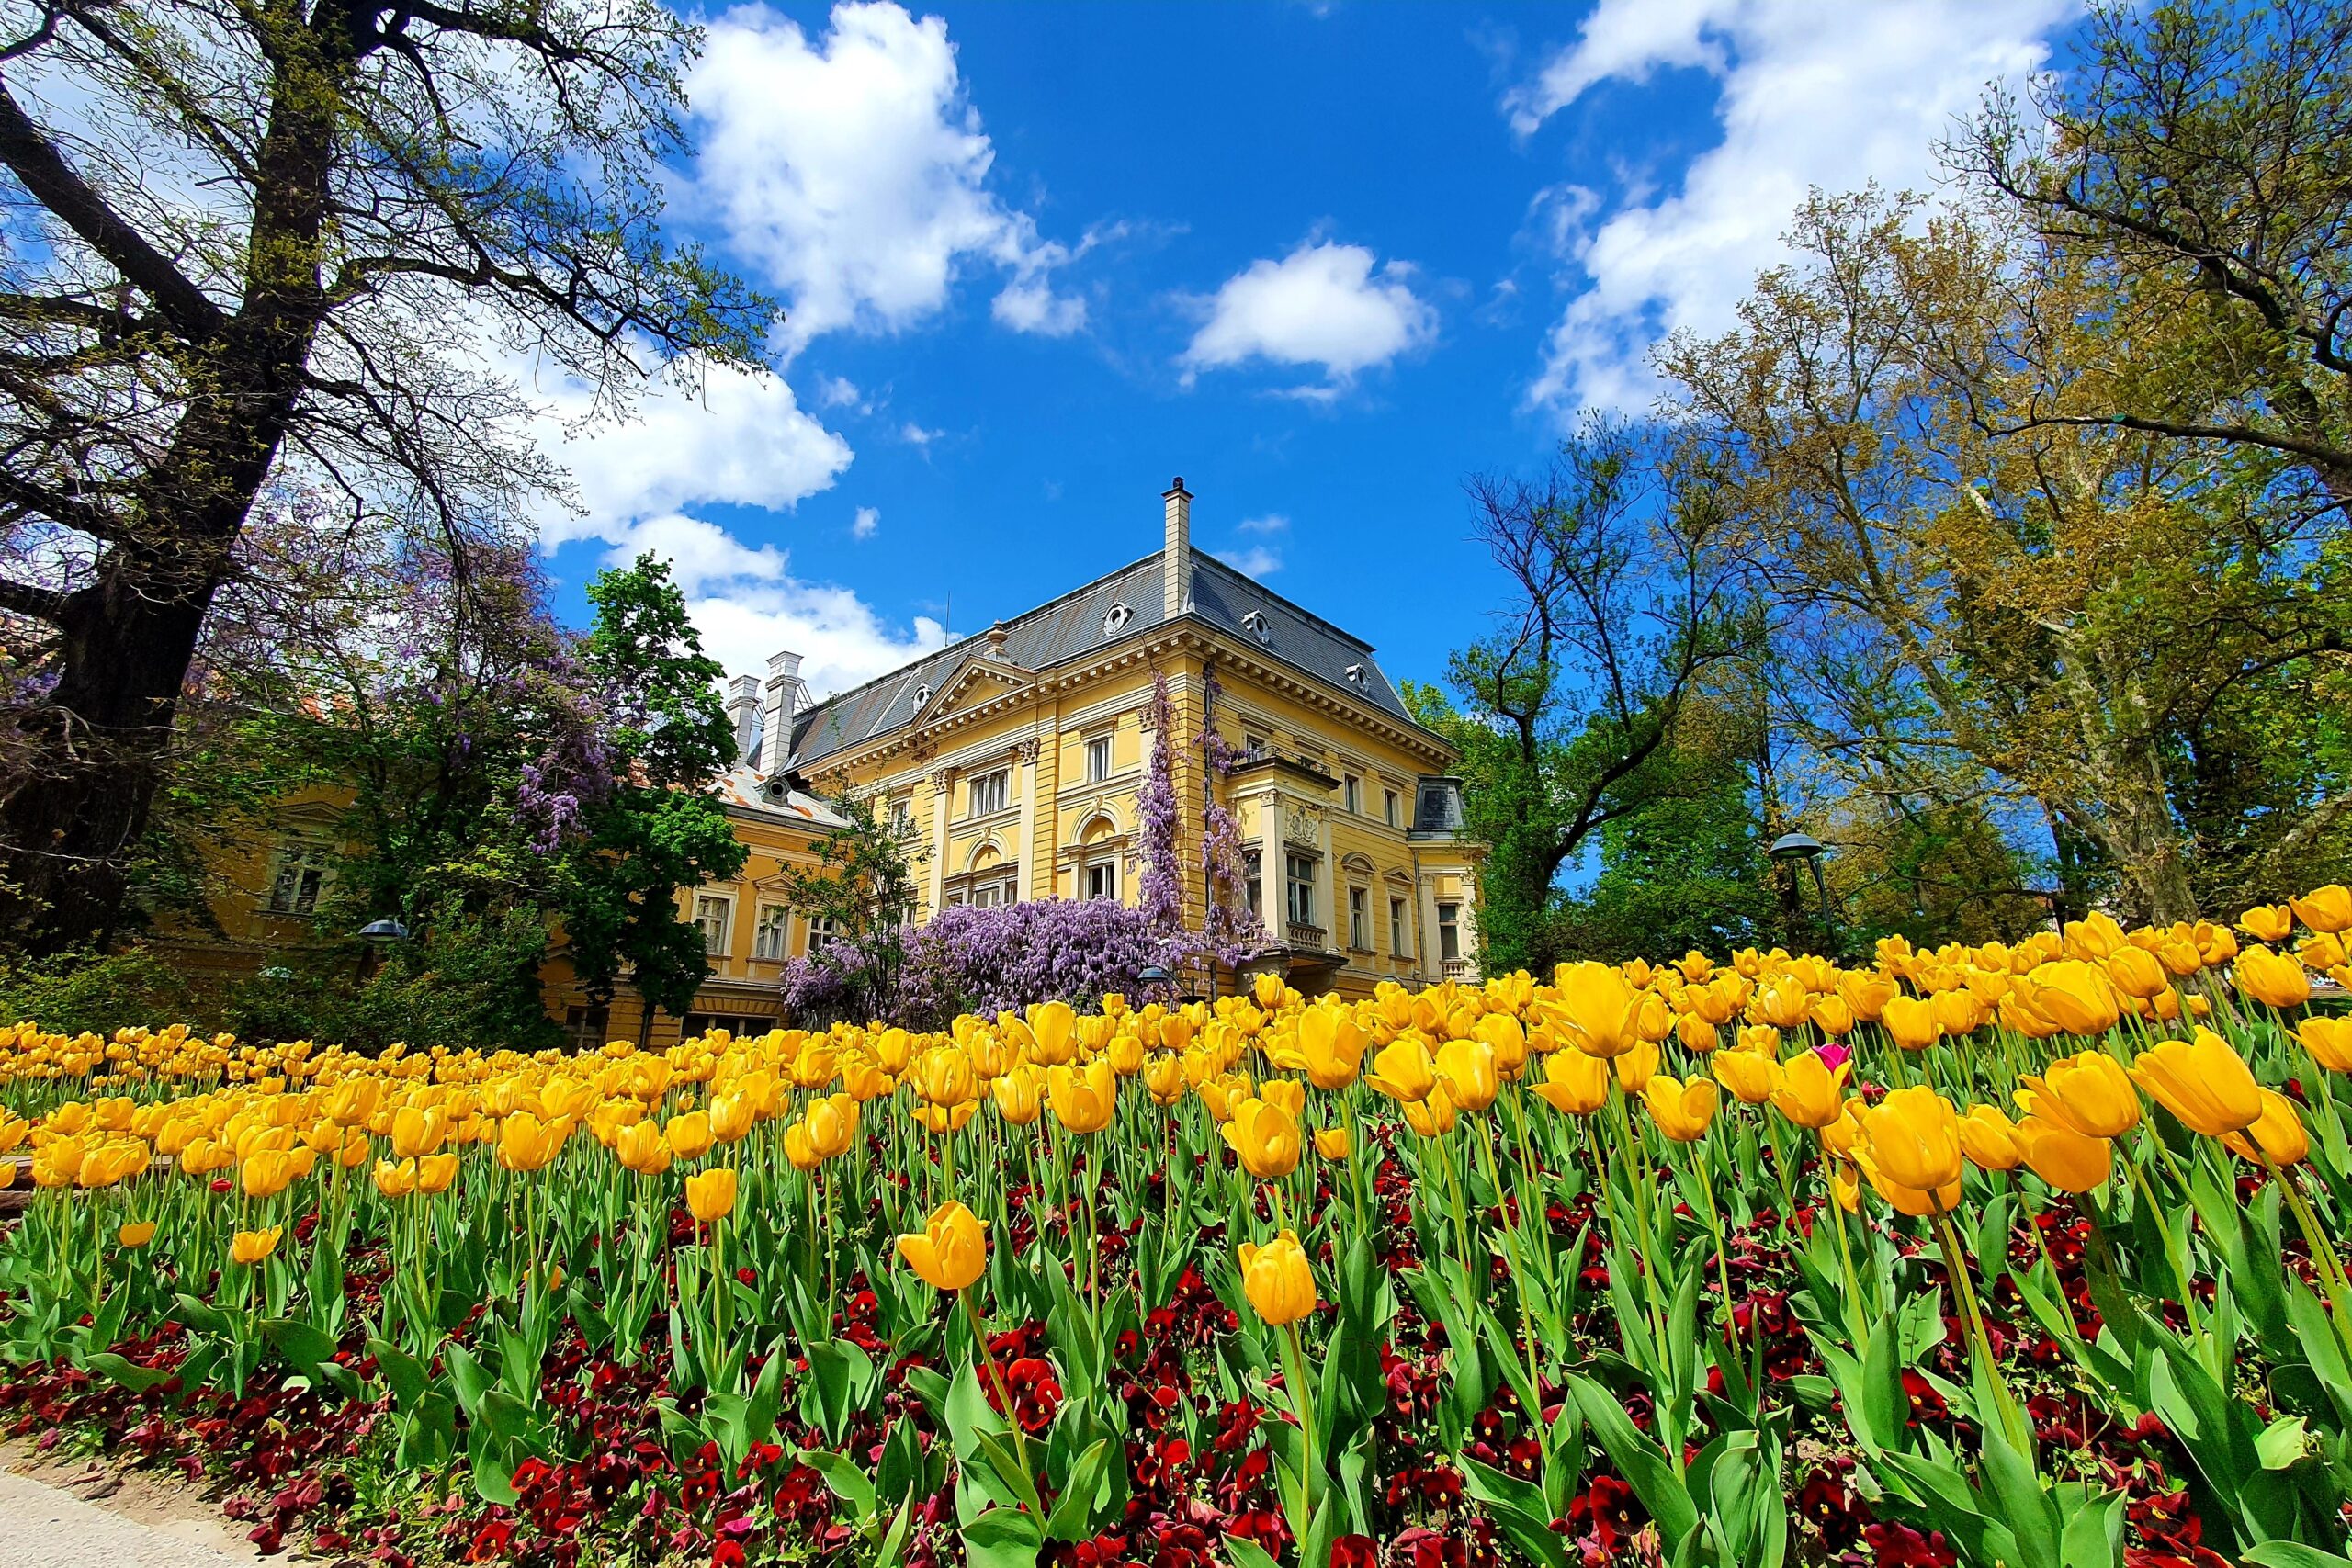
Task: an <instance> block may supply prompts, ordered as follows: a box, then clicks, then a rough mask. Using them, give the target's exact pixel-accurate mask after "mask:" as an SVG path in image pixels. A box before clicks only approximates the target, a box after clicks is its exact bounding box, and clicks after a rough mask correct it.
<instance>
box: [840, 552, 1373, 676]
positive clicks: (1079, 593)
mask: <svg viewBox="0 0 2352 1568" xmlns="http://www.w3.org/2000/svg"><path fill="white" fill-rule="evenodd" d="M1167 553H1168V552H1167V550H1166V549H1165V548H1162V549H1157V550H1154V551H1152V552H1151V554H1149V555H1148V556H1143V557H1139V558H1136V559H1135V560H1131V561H1129V562H1128V563H1127V564H1126V565H1125V566H1122V567H1114V568H1113V569H1112V570H1109V571H1106V572H1104V573H1103V575H1102V576H1100V577H1097V578H1094V579H1092V580H1091V581H1087V582H1083V583H1080V585H1079V586H1078V587H1076V588H1073V589H1071V590H1070V591H1069V592H1067V593H1062V594H1057V595H1056V596H1055V597H1054V598H1051V599H1048V600H1046V602H1045V603H1044V604H1035V605H1032V606H1031V607H1030V608H1028V609H1026V610H1023V611H1022V612H1021V613H1020V614H1019V615H1014V616H1013V617H1012V618H1011V619H1010V620H1005V621H998V622H993V623H991V624H992V625H996V626H1003V627H1004V628H1005V629H1006V630H1007V631H1010V630H1012V628H1013V627H1014V626H1020V625H1022V624H1023V622H1026V621H1033V620H1035V619H1037V618H1038V617H1039V616H1041V615H1045V614H1046V612H1047V611H1049V610H1057V609H1059V608H1061V607H1062V606H1063V605H1064V604H1069V602H1070V601H1071V600H1073V599H1078V598H1081V597H1083V596H1084V595H1086V594H1089V593H1091V592H1094V591H1095V590H1096V589H1098V588H1100V587H1102V586H1103V584H1104V583H1106V582H1109V581H1112V580H1113V579H1114V578H1116V577H1122V576H1125V574H1126V573H1128V572H1131V571H1133V570H1136V568H1137V567H1139V566H1141V565H1143V564H1144V563H1145V562H1146V561H1156V560H1158V559H1159V558H1160V557H1162V556H1164V555H1166V554H1167ZM1199 553H1200V552H1199V551H1197V550H1195V551H1194V552H1193V554H1195V555H1198V554H1199ZM1227 570H1231V569H1230V568H1227ZM1244 581H1248V580H1247V579H1244ZM1300 614H1302V615H1305V614H1306V612H1305V611H1301V612H1300ZM979 635H980V634H978V633H977V632H967V633H966V634H965V635H964V636H962V637H956V639H954V640H953V641H951V642H944V643H942V644H940V645H939V646H938V647H937V648H934V649H932V650H931V651H930V652H929V653H926V654H923V655H922V656H921V657H920V658H916V659H910V660H908V661H907V662H906V663H904V664H900V665H898V666H896V667H895V668H893V669H889V670H885V671H883V672H882V673H881V674H879V675H876V676H872V677H870V678H868V679H866V680H864V681H861V682H858V683H857V684H856V685H854V686H849V687H845V688H843V689H842V690H841V691H838V692H833V693H831V694H828V695H827V696H826V697H825V698H824V699H823V700H822V701H821V702H818V703H813V704H811V705H809V707H808V708H807V709H806V710H805V711H806V712H808V713H811V714H813V713H816V712H818V711H819V710H820V709H822V708H828V707H831V706H832V705H834V704H835V703H838V702H842V701H845V700H847V699H848V698H850V697H854V696H855V695H857V694H859V693H860V692H865V691H869V690H871V689H872V688H874V687H876V686H879V685H882V684H884V683H885V682H889V681H893V680H897V679H898V678H899V677H900V676H903V675H909V674H911V673H913V672H914V671H916V670H919V669H921V668H922V666H923V665H925V664H928V663H930V662H931V661H932V660H934V659H938V658H940V657H941V656H943V655H944V654H948V653H952V652H954V651H956V649H960V648H962V647H963V646H964V645H965V644H966V643H967V642H970V641H972V640H973V639H974V638H975V637H978V636H979ZM1342 635H1345V634H1342Z"/></svg>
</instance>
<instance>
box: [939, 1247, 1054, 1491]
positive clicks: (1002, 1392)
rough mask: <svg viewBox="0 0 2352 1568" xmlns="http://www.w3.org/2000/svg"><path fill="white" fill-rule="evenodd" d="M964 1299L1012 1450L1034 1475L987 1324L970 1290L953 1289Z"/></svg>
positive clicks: (974, 1343) (1024, 1470) (1025, 1471)
mask: <svg viewBox="0 0 2352 1568" xmlns="http://www.w3.org/2000/svg"><path fill="white" fill-rule="evenodd" d="M956 1299H957V1300H959V1301H961V1302H962V1303H964V1315H965V1316H967V1317H968V1318H970V1319H971V1320H972V1348H973V1350H974V1351H975V1353H977V1354H978V1356H979V1358H980V1365H982V1366H983V1367H986V1368H987V1369H988V1371H989V1382H993V1383H995V1384H996V1396H997V1398H998V1399H1000V1400H1001V1401H1003V1403H1004V1424H1005V1425H1006V1426H1008V1427H1012V1451H1013V1454H1014V1456H1015V1457H1016V1458H1018V1459H1019V1460H1020V1461H1021V1473H1022V1474H1023V1475H1026V1476H1029V1477H1030V1478H1031V1479H1032V1481H1033V1482H1034V1480H1035V1472H1033V1471H1032V1470H1030V1468H1029V1445H1028V1440H1027V1439H1026V1438H1023V1436H1022V1435H1021V1412H1020V1411H1019V1410H1017V1409H1015V1408H1014V1407H1013V1404H1012V1388H1011V1387H1010V1386H1009V1385H1008V1384H1007V1383H1006V1382H1005V1381H1004V1374H1003V1373H1002V1372H1001V1371H998V1370H997V1364H996V1357H995V1355H994V1354H993V1353H991V1352H990V1351H989V1331H988V1326H987V1325H985V1324H983V1323H982V1322H981V1321H980V1309H979V1308H978V1307H977V1306H975V1305H973V1304H972V1292H971V1290H970V1288H969V1287H968V1286H967V1287H966V1288H965V1289H963V1290H960V1291H958V1292H956Z"/></svg>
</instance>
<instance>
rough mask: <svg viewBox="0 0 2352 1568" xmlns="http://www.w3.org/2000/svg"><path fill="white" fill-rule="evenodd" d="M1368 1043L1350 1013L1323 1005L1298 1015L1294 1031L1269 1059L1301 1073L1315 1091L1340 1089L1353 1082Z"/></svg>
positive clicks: (1321, 1003) (1344, 1008) (1326, 1004)
mask: <svg viewBox="0 0 2352 1568" xmlns="http://www.w3.org/2000/svg"><path fill="white" fill-rule="evenodd" d="M1369 1043H1370V1042H1369V1041H1368V1040H1367V1039H1366V1038H1365V1037H1364V1032H1363V1030H1362V1029H1359V1028H1358V1027H1357V1026H1356V1021H1355V1014H1354V1013H1353V1011H1352V1010H1350V1009H1348V1008H1346V1007H1342V1006H1340V1005H1339V1004H1337V1003H1333V1002H1328V1001H1326V1002H1318V1003H1317V1004H1316V1005H1315V1006H1313V1007H1310V1008H1308V1009H1307V1010H1306V1011H1304V1012H1302V1013H1300V1014H1299V1015H1298V1022H1297V1026H1296V1028H1295V1030H1294V1031H1292V1032H1290V1033H1289V1034H1288V1036H1287V1037H1286V1038H1285V1040H1284V1041H1283V1043H1281V1044H1280V1045H1278V1046H1276V1047H1275V1049H1274V1050H1273V1051H1272V1053H1271V1055H1272V1058H1273V1062H1274V1065H1275V1066H1278V1067H1283V1068H1286V1069H1287V1070H1289V1071H1291V1072H1295V1073H1305V1074H1306V1081H1307V1082H1309V1083H1311V1084H1313V1085H1314V1086H1315V1087H1316V1088H1317V1089H1345V1088H1347V1087H1348V1086H1349V1085H1350V1084H1351V1083H1353V1082H1355V1081H1356V1075H1357V1073H1359V1072H1360V1071H1362V1070H1363V1053H1364V1048H1365V1046H1366V1045H1368V1044H1369Z"/></svg>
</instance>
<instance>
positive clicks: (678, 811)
mask: <svg viewBox="0 0 2352 1568" xmlns="http://www.w3.org/2000/svg"><path fill="white" fill-rule="evenodd" d="M588 598H589V602H590V603H592V604H594V605H595V607H596V622H595V626H594V630H592V631H591V632H590V633H589V634H588V636H587V637H586V638H585V639H584V640H583V641H582V644H581V646H580V665H581V669H582V672H583V673H584V674H585V676H586V677H587V679H588V682H589V683H590V685H591V688H592V689H593V690H594V691H595V692H596V693H597V694H598V695H599V697H600V698H601V700H602V701H603V702H604V703H605V705H606V706H605V728H604V730H603V732H602V733H601V734H600V735H599V736H597V737H596V739H595V741H594V744H595V747H596V749H597V750H598V751H599V753H600V754H601V758H602V761H603V765H604V767H605V769H606V770H607V771H608V773H609V774H610V777H609V781H608V782H607V783H606V784H605V787H604V788H602V789H601V790H599V791H597V792H596V793H594V794H592V795H588V796H587V797H586V798H584V799H581V800H578V801H577V803H576V809H577V811H578V818H579V831H578V833H577V834H576V835H574V836H571V838H570V840H569V844H570V849H569V853H568V854H567V857H566V859H567V865H566V868H565V875H564V878H563V882H562V889H563V890H562V893H561V896H560V898H559V900H558V904H557V908H559V910H560V913H561V914H562V916H563V929H564V936H565V939H566V942H567V946H568V950H569V953H570V954H571V964H572V968H573V971H574V972H575V973H576V974H577V975H578V976H579V977H580V980H581V983H582V985H583V986H585V987H587V989H588V993H589V995H590V996H592V997H594V998H599V999H608V998H610V997H611V996H612V994H613V991H614V988H615V987H616V985H617V984H618V982H619V980H620V977H621V976H622V975H623V974H624V973H625V972H626V973H628V974H629V975H630V978H631V982H632V983H633V984H634V985H635V986H636V987H637V990H638V994H639V996H640V997H642V998H644V1000H645V1004H646V1005H645V1009H644V1012H643V1015H642V1020H641V1022H640V1024H639V1040H640V1042H641V1041H642V1040H644V1039H645V1038H646V1037H647V1036H648V1035H649V1034H650V1032H651V1029H652V1023H653V1012H654V1010H655V1009H657V1008H659V1009H661V1010H664V1011H667V1012H672V1013H683V1012H684V1011H685V1010H686V1009H687V1007H688V1006H689V1005H690V1004H691V1003H692V1002H693V1000H694V996H695V991H696V990H697V989H699V988H700V987H701V986H702V983H703V982H704V981H705V980H707V979H708V978H709V977H710V961H709V959H708V958H707V956H706V955H705V953H704V951H703V939H702V932H701V931H700V929H699V928H698V927H696V926H695V924H694V923H693V922H692V921H691V920H688V919H684V918H683V917H682V916H681V915H680V913H679V911H678V908H677V904H676V900H677V895H678V891H679V889H680V888H685V887H695V886H700V885H701V884H703V883H705V882H724V881H727V880H728V879H729V878H731V877H733V876H735V875H736V874H738V873H740V872H741V870H742V869H743V862H744V859H745V857H746V856H747V855H748V854H749V851H748V850H746V849H745V848H744V846H743V843H742V841H741V840H739V839H738V838H737V837H736V836H735V830H734V829H733V827H732V826H731V825H730V824H729V822H728V820H727V810H726V807H724V806H723V805H722V804H721V803H720V801H719V799H718V795H717V784H716V781H717V780H718V777H719V775H721V774H722V773H725V772H726V771H727V770H728V768H729V766H731V765H732V764H733V762H734V761H735V732H734V727H733V725H732V724H731V723H730V722H729V719H728V717H727V711H726V707H725V705H724V704H723V703H722V701H721V700H720V697H719V694H718V682H719V680H720V678H721V677H723V676H724V675H725V674H726V671H725V669H724V668H723V667H722V666H721V665H720V664H719V663H718V660H715V659H712V658H711V657H709V656H708V655H707V654H706V653H704V652H703V650H702V638H701V637H700V635H699V634H698V633H697V632H696V631H695V626H694V623H693V622H692V621H691V620H689V619H688V618H687V615H686V600H685V595H684V592H681V591H680V590H679V588H678V585H677V584H676V583H675V582H673V581H671V578H670V570H669V568H668V567H666V566H665V565H663V564H662V562H661V561H659V560H657V559H655V558H653V557H652V556H650V555H643V556H639V558H637V561H636V563H635V564H634V565H632V566H630V567H628V569H626V570H622V569H617V568H616V569H615V570H610V571H606V572H605V573H604V574H603V575H601V576H599V577H598V578H597V579H596V581H594V583H592V584H590V585H589V589H588ZM592 765H593V764H592ZM538 771H539V770H538V769H537V766H536V764H534V765H531V766H529V767H526V777H525V784H524V787H525V789H526V798H528V795H529V793H530V792H534V791H536V792H538V793H540V794H544V793H545V784H544V783H543V782H542V781H541V780H540V779H539V778H538V777H537V773H538ZM548 810H549V812H550V814H551V815H552V816H554V817H556V818H560V817H561V816H562V815H564V814H565V808H564V807H563V805H562V797H561V796H560V795H559V796H556V797H553V798H552V799H551V800H550V801H549V802H548Z"/></svg>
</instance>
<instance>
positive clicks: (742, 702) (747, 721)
mask: <svg viewBox="0 0 2352 1568" xmlns="http://www.w3.org/2000/svg"><path fill="white" fill-rule="evenodd" d="M727 716H728V717H729V719H731V720H733V721H734V725H735V760H736V761H739V762H756V761H759V760H760V759H759V754H758V753H757V752H756V751H755V750H752V746H753V742H754V741H756V740H757V739H758V738H759V733H760V678H759V677H758V676H757V675H738V676H736V677H735V679H733V680H732V681H729V682H727Z"/></svg>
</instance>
